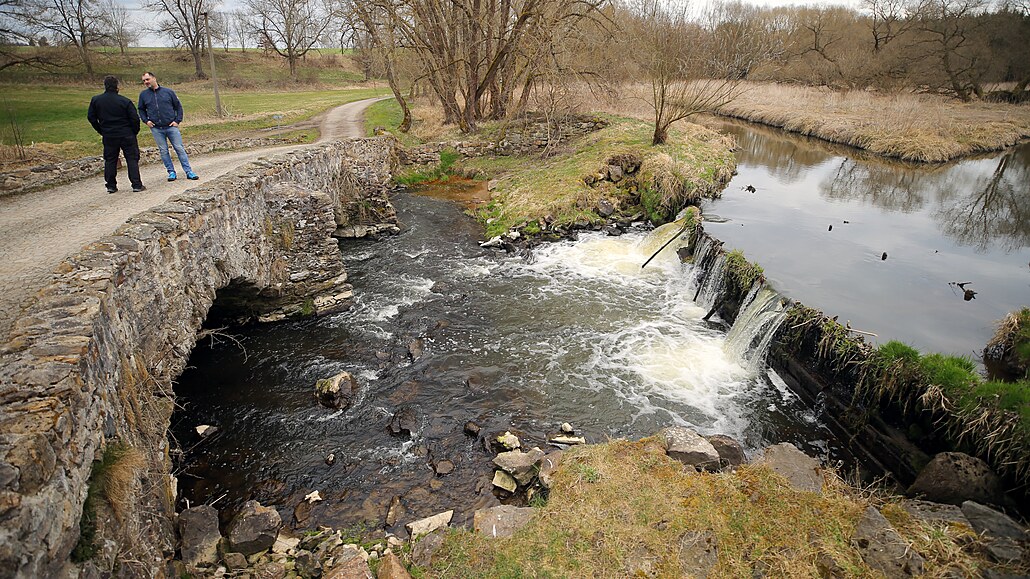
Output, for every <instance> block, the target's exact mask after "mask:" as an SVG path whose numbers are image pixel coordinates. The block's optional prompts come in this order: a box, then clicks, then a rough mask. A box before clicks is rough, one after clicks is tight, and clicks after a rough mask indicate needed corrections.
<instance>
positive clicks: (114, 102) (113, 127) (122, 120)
mask: <svg viewBox="0 0 1030 579" xmlns="http://www.w3.org/2000/svg"><path fill="white" fill-rule="evenodd" d="M86 118H87V119H89V124H91V125H93V129H94V130H96V132H98V133H100V134H101V135H102V136H104V137H131V136H132V135H135V134H137V133H139V113H137V112H136V107H135V106H134V105H133V104H132V101H130V100H129V99H127V98H125V97H123V96H122V95H120V94H118V91H116V90H108V91H104V93H103V94H98V95H97V96H95V97H93V98H92V99H91V100H90V101H89V112H88V113H86Z"/></svg>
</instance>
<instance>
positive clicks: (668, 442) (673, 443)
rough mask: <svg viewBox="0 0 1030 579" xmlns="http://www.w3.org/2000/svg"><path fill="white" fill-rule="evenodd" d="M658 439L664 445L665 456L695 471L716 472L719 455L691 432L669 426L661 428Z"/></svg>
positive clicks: (700, 437) (699, 436)
mask: <svg viewBox="0 0 1030 579" xmlns="http://www.w3.org/2000/svg"><path fill="white" fill-rule="evenodd" d="M658 437H659V438H660V439H661V440H662V441H663V442H664V443H665V454H667V455H669V457H671V458H674V459H676V460H678V461H680V462H681V463H683V464H684V465H686V466H692V467H694V468H697V469H705V470H718V468H719V453H718V452H717V451H716V450H715V447H714V446H712V443H710V442H708V441H707V440H705V439H704V437H703V436H701V435H700V434H698V433H696V432H694V431H693V430H691V429H689V428H684V427H682V426H670V427H668V428H663V429H662V430H661V431H660V432H659V433H658Z"/></svg>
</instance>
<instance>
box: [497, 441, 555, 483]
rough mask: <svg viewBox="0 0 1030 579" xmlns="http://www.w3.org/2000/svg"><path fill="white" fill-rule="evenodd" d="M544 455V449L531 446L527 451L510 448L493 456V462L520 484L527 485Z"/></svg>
mask: <svg viewBox="0 0 1030 579" xmlns="http://www.w3.org/2000/svg"><path fill="white" fill-rule="evenodd" d="M543 457H544V451H542V450H540V449H539V448H536V447H534V448H532V449H530V450H529V452H522V451H521V450H512V451H509V452H502V453H500V454H498V455H497V456H496V457H494V464H495V465H497V467H498V468H500V469H501V470H503V471H505V472H507V473H508V474H510V475H511V476H512V478H514V479H515V480H516V481H517V482H518V483H519V484H520V485H523V486H525V485H528V484H529V483H530V482H531V481H532V480H533V477H534V476H536V465H537V463H538V462H539V461H540V459H542V458H543Z"/></svg>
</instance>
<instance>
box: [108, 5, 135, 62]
mask: <svg viewBox="0 0 1030 579" xmlns="http://www.w3.org/2000/svg"><path fill="white" fill-rule="evenodd" d="M101 9H102V10H103V12H104V18H105V19H106V21H107V29H108V30H110V35H111V39H112V40H113V41H114V42H115V44H117V45H118V51H119V52H120V53H121V54H122V56H125V49H126V48H128V47H129V45H131V44H135V43H136V42H138V41H139V32H138V28H137V27H136V24H135V23H134V22H133V21H132V19H131V17H130V16H129V10H128V9H127V8H126V7H125V6H124V5H122V4H119V3H118V2H117V1H116V0H104V1H103V3H102V4H101Z"/></svg>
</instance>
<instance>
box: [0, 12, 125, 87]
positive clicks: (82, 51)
mask: <svg viewBox="0 0 1030 579" xmlns="http://www.w3.org/2000/svg"><path fill="white" fill-rule="evenodd" d="M15 6H16V7H17V8H15V9H16V10H17V11H18V12H17V14H18V18H19V19H20V20H21V21H22V22H24V23H26V26H27V27H29V28H31V29H34V30H37V31H39V32H43V33H46V34H51V35H53V36H54V38H56V39H60V40H62V41H64V42H67V43H68V44H69V45H71V46H74V47H75V50H76V52H77V53H78V56H79V60H80V61H81V62H82V65H83V66H84V67H85V69H86V74H88V75H92V74H93V58H92V53H91V51H90V47H91V46H93V45H94V44H96V43H98V42H99V41H101V40H103V39H105V38H108V37H109V33H108V30H107V28H106V21H105V18H104V13H103V10H102V8H101V6H100V4H99V2H98V1H97V0H24V1H23V2H16V4H15Z"/></svg>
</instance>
